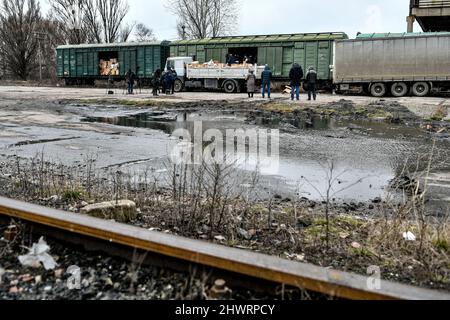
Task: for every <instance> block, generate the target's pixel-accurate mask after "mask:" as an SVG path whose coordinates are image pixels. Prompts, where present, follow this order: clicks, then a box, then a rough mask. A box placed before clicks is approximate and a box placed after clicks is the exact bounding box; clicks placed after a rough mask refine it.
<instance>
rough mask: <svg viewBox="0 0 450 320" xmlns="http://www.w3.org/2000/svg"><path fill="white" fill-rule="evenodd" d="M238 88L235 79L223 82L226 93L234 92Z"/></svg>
mask: <svg viewBox="0 0 450 320" xmlns="http://www.w3.org/2000/svg"><path fill="white" fill-rule="evenodd" d="M236 89H237V85H236V82H235V81H234V80H227V81H225V83H224V84H223V90H224V91H225V92H226V93H234V92H236Z"/></svg>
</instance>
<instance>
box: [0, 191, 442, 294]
mask: <svg viewBox="0 0 450 320" xmlns="http://www.w3.org/2000/svg"><path fill="white" fill-rule="evenodd" d="M10 218H14V219H19V220H21V221H24V222H26V223H28V224H31V225H33V228H34V231H35V232H36V231H37V230H39V232H46V233H48V234H50V235H51V236H54V237H58V238H62V239H63V240H70V241H71V242H72V243H76V244H81V243H82V244H84V245H85V246H90V248H91V249H93V248H94V247H95V248H96V249H100V250H103V251H105V252H107V251H108V252H110V251H111V250H108V249H111V248H116V249H115V254H120V255H121V257H124V258H127V256H126V255H127V254H128V255H129V254H130V252H134V253H135V252H136V250H141V251H143V252H146V253H149V254H151V255H152V257H151V263H153V264H159V265H163V266H164V267H166V268H167V266H168V265H170V268H172V267H173V268H176V269H179V268H180V267H182V268H184V269H185V270H188V269H190V268H192V266H193V265H197V266H201V267H204V268H209V269H213V270H217V271H219V272H223V273H225V274H228V275H229V276H231V278H236V279H237V278H239V279H241V280H243V281H244V283H246V284H247V285H248V284H249V283H252V282H253V283H258V282H260V283H271V284H272V285H273V284H283V285H285V286H290V287H296V288H302V289H305V290H308V291H313V292H317V293H322V294H324V295H328V296H332V297H336V298H343V299H355V300H369V299H372V300H450V294H449V293H446V292H440V291H434V290H428V289H422V288H416V287H411V286H407V285H403V284H397V283H392V282H388V281H383V280H382V281H381V283H380V286H379V288H380V290H378V289H374V288H370V287H371V286H369V285H368V283H369V282H368V281H370V279H368V277H364V276H360V275H356V274H350V273H345V272H340V271H335V270H331V269H328V268H321V267H317V266H313V265H309V264H303V263H298V262H293V261H288V260H284V259H281V258H277V257H273V256H268V255H263V254H259V253H254V252H250V251H246V250H240V249H235V248H229V247H225V246H219V245H216V244H212V243H208V242H203V241H197V240H191V239H186V238H182V237H179V236H173V235H169V234H164V233H159V232H153V231H149V230H146V229H142V228H138V227H135V226H131V225H124V224H119V223H115V222H112V221H107V220H102V219H97V218H92V217H89V216H84V215H79V214H73V213H67V212H63V211H59V210H54V209H50V208H46V207H41V206H37V205H33V204H28V203H24V202H20V201H16V200H11V199H6V198H2V197H0V219H3V220H4V219H8V220H9V219H10ZM94 244H95V245H94ZM117 248H120V250H118V249H117Z"/></svg>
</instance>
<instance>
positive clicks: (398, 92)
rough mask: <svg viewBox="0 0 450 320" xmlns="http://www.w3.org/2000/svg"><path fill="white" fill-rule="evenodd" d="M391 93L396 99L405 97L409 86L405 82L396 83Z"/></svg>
mask: <svg viewBox="0 0 450 320" xmlns="http://www.w3.org/2000/svg"><path fill="white" fill-rule="evenodd" d="M391 93H392V95H393V96H394V97H398V98H399V97H403V96H405V95H406V94H407V93H408V86H407V85H406V83H404V82H396V83H394V84H393V85H392V87H391Z"/></svg>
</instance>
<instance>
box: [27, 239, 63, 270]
mask: <svg viewBox="0 0 450 320" xmlns="http://www.w3.org/2000/svg"><path fill="white" fill-rule="evenodd" d="M29 250H30V251H29V252H28V254H26V255H24V256H20V257H19V261H20V263H21V264H22V265H23V266H24V267H31V268H40V267H41V264H42V265H43V266H44V268H45V270H54V269H55V268H56V266H57V264H56V262H55V260H54V259H53V257H52V256H51V255H50V254H49V252H50V247H49V246H48V244H47V242H45V240H44V237H42V238H41V239H39V242H38V243H35V244H33V247H31V249H29Z"/></svg>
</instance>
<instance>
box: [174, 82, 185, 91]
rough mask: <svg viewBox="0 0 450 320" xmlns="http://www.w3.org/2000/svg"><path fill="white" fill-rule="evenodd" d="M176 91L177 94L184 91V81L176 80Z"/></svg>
mask: <svg viewBox="0 0 450 320" xmlns="http://www.w3.org/2000/svg"><path fill="white" fill-rule="evenodd" d="M174 91H175V92H181V91H183V81H181V80H180V79H176V80H175V85H174Z"/></svg>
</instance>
